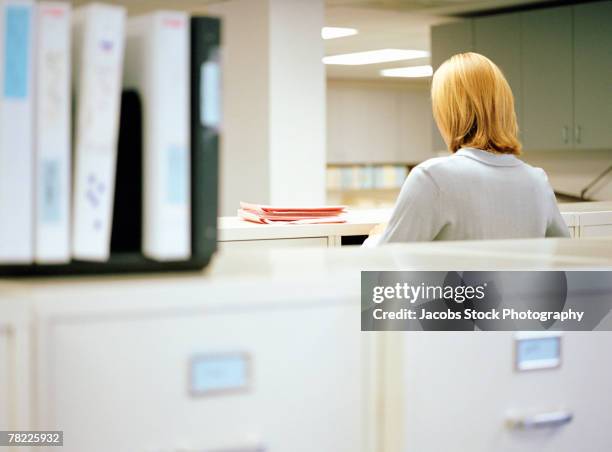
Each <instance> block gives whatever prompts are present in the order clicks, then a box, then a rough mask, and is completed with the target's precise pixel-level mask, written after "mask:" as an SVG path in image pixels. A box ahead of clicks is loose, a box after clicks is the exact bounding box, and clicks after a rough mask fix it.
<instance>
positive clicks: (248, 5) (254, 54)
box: [208, 0, 325, 215]
mask: <svg viewBox="0 0 612 452" xmlns="http://www.w3.org/2000/svg"><path fill="white" fill-rule="evenodd" d="M323 6H324V5H323V0H309V1H307V2H306V1H303V0H230V1H226V2H222V3H218V4H212V5H210V6H209V7H208V11H209V13H210V14H211V15H217V16H220V17H221V18H222V19H223V36H222V39H223V45H222V48H223V53H222V59H223V135H222V142H221V203H220V206H221V207H220V210H221V214H222V215H235V212H236V208H237V207H238V203H239V201H241V200H243V201H251V202H257V203H264V204H269V203H278V204H321V203H324V202H325V68H324V66H323V64H322V62H321V59H322V58H323V55H324V49H323V41H322V40H321V35H320V33H321V27H322V26H323V23H324V7H323Z"/></svg>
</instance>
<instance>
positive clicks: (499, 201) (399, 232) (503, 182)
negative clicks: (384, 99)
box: [365, 53, 569, 246]
mask: <svg viewBox="0 0 612 452" xmlns="http://www.w3.org/2000/svg"><path fill="white" fill-rule="evenodd" d="M431 97H432V106H433V114H434V118H435V120H436V124H437V125H438V128H439V129H440V133H441V134H442V136H443V138H444V141H445V142H446V144H447V146H448V148H449V149H450V151H451V152H452V155H450V156H448V157H440V158H433V159H430V160H427V161H425V162H423V163H421V164H420V165H418V166H417V167H416V168H414V169H413V170H412V171H411V172H410V174H409V175H408V177H407V178H406V181H405V182H404V185H403V187H402V190H401V192H400V195H399V197H398V199H397V201H396V204H395V208H394V210H393V214H392V215H391V219H390V221H389V224H388V225H387V226H386V228H385V230H384V232H383V233H382V235H371V236H370V238H369V239H368V240H367V241H366V243H365V245H366V246H373V245H376V244H383V243H389V242H411V241H429V240H477V239H510V238H529V237H569V231H568V229H567V226H566V225H565V223H564V221H563V218H562V217H561V214H560V213H559V208H558V207H557V203H556V200H555V195H554V193H553V190H552V189H551V187H550V184H549V183H548V179H547V177H546V173H544V171H543V170H542V169H540V168H534V167H532V166H530V165H528V164H526V163H524V162H522V161H521V160H519V159H518V158H517V155H519V154H520V153H521V144H520V143H519V141H518V138H517V133H518V128H517V123H516V115H515V113H514V99H513V96H512V91H511V90H510V86H509V85H508V82H507V81H506V79H505V78H504V76H503V74H502V72H501V71H500V70H499V68H498V67H497V66H496V65H495V64H494V63H493V62H492V61H491V60H489V59H488V58H486V57H484V56H482V55H479V54H477V53H462V54H458V55H455V56H453V57H452V58H450V59H449V60H447V61H446V62H445V63H444V64H442V66H440V68H439V69H438V70H437V71H436V73H435V74H434V76H433V82H432V87H431Z"/></svg>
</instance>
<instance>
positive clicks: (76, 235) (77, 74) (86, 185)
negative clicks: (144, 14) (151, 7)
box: [72, 3, 125, 261]
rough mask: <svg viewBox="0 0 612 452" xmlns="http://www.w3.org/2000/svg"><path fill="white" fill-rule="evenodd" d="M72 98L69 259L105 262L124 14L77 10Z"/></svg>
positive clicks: (109, 9)
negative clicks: (72, 136) (73, 101)
mask: <svg viewBox="0 0 612 452" xmlns="http://www.w3.org/2000/svg"><path fill="white" fill-rule="evenodd" d="M72 28H73V50H74V52H73V55H74V64H73V69H74V71H73V85H74V92H75V95H76V117H75V122H76V130H75V135H74V140H75V152H74V168H75V169H74V193H73V203H74V207H73V223H72V224H73V234H72V254H73V257H74V258H75V259H78V260H91V261H105V260H107V259H108V257H109V252H110V232H111V223H112V214H113V212H112V202H113V195H114V183H115V169H116V168H115V163H116V157H117V152H116V151H117V133H118V130H117V129H118V122H119V106H120V98H121V74H122V67H123V66H122V65H123V52H124V44H125V9H124V8H123V7H119V6H112V5H105V4H100V3H92V4H89V5H86V6H82V7H80V8H77V9H75V11H74V14H73V18H72Z"/></svg>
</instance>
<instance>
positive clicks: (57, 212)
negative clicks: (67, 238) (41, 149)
mask: <svg viewBox="0 0 612 452" xmlns="http://www.w3.org/2000/svg"><path fill="white" fill-rule="evenodd" d="M41 173H42V174H41V181H40V182H41V183H40V185H39V190H40V191H41V192H40V194H39V196H40V199H41V200H42V203H41V208H40V209H41V211H40V219H41V221H42V222H43V223H57V222H58V221H60V217H61V206H60V185H61V182H60V167H59V162H58V161H57V160H44V161H43V162H42V168H41Z"/></svg>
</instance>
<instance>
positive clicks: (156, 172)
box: [124, 11, 191, 261]
mask: <svg viewBox="0 0 612 452" xmlns="http://www.w3.org/2000/svg"><path fill="white" fill-rule="evenodd" d="M124 87H125V88H127V89H135V90H136V91H138V93H139V94H140V96H141V100H142V108H143V121H144V122H143V184H144V185H143V223H142V226H143V230H142V251H143V254H144V255H145V256H147V257H148V258H151V259H155V260H158V261H173V260H185V259H187V258H189V256H190V255H191V201H190V191H191V184H190V178H191V173H190V165H191V163H190V152H189V151H190V144H189V141H190V137H189V99H190V97H189V19H188V16H187V14H186V13H184V12H178V11H156V12H153V13H150V14H145V15H142V16H137V17H133V18H130V19H128V23H127V42H126V64H125V71H124Z"/></svg>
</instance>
